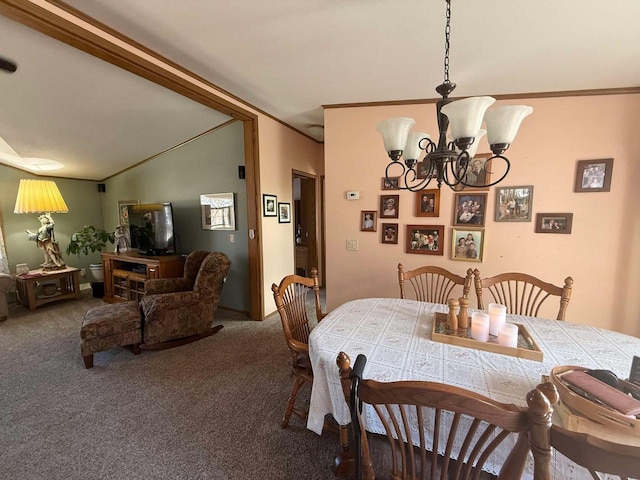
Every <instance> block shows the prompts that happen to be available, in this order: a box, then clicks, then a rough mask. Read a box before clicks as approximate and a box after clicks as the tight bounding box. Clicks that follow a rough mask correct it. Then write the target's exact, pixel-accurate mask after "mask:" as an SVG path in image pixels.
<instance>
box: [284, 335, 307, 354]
mask: <svg viewBox="0 0 640 480" xmlns="http://www.w3.org/2000/svg"><path fill="white" fill-rule="evenodd" d="M288 343H289V348H290V349H291V350H293V351H294V352H296V353H298V354H299V355H306V356H307V357H308V356H309V345H307V344H306V343H302V342H299V341H298V340H294V339H293V338H290V339H289V340H288Z"/></svg>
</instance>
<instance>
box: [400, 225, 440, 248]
mask: <svg viewBox="0 0 640 480" xmlns="http://www.w3.org/2000/svg"><path fill="white" fill-rule="evenodd" d="M406 245H407V249H406V252H407V253H417V254H420V255H443V254H444V225H407V243H406Z"/></svg>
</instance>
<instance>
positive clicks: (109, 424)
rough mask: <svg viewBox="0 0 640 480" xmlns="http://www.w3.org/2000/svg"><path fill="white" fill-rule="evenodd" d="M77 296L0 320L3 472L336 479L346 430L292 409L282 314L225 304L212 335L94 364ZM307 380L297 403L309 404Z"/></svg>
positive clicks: (13, 476)
mask: <svg viewBox="0 0 640 480" xmlns="http://www.w3.org/2000/svg"><path fill="white" fill-rule="evenodd" d="M89 294H90V292H85V297H83V299H82V300H80V301H69V302H61V303H59V304H53V305H48V306H44V307H42V308H40V309H38V310H37V311H35V312H28V311H27V310H26V309H25V308H24V307H21V306H17V305H12V306H11V311H10V316H9V319H8V320H7V321H5V322H2V323H0V477H1V478H2V479H5V480H36V479H46V480H55V479H65V480H74V479H82V480H91V479H118V480H125V479H126V480H134V479H189V480H193V479H254V478H256V479H257V478H260V479H332V478H334V477H333V474H332V471H331V466H332V463H333V459H334V457H335V456H336V454H337V452H338V439H337V434H335V433H332V432H326V433H324V434H323V435H322V436H318V435H316V434H315V433H313V432H311V431H309V430H307V429H306V428H305V422H304V421H302V420H300V419H298V418H296V417H294V418H292V421H291V426H290V427H289V429H287V430H282V429H281V428H280V426H279V422H280V420H281V418H282V414H283V413H284V407H285V404H286V400H287V396H288V393H289V390H290V388H291V378H290V375H289V367H288V360H289V354H288V352H287V349H286V346H285V342H284V336H283V334H282V327H281V325H280V320H279V318H278V316H277V314H276V315H272V316H271V317H270V318H268V319H267V320H265V321H264V322H252V321H248V320H242V319H241V317H239V316H238V315H236V314H233V313H230V312H226V311H222V310H219V311H218V313H217V317H216V322H215V323H216V324H223V325H224V328H223V329H222V330H221V331H220V332H219V333H218V334H217V335H214V336H212V337H209V338H206V339H204V340H200V341H198V342H195V343H192V344H189V345H185V346H182V347H178V348H174V349H170V350H164V351H144V352H143V353H142V354H141V355H138V356H134V355H133V354H132V353H130V352H129V351H128V350H126V349H123V348H117V349H112V350H109V351H106V352H101V353H98V354H96V355H95V367H94V368H92V369H90V370H85V368H84V365H83V363H82V358H81V357H80V346H79V343H80V337H79V332H80V326H81V324H82V318H83V315H84V313H85V311H86V310H87V309H89V308H91V307H92V306H96V305H100V304H102V301H101V300H97V299H93V298H90V296H88V295H89ZM308 396H309V389H308V388H307V389H305V390H304V391H303V392H302V393H301V395H300V397H299V401H303V402H306V403H307V404H308Z"/></svg>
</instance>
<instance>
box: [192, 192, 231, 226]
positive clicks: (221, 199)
mask: <svg viewBox="0 0 640 480" xmlns="http://www.w3.org/2000/svg"><path fill="white" fill-rule="evenodd" d="M200 206H201V209H202V228H203V229H204V230H235V229H236V211H235V202H234V194H233V193H206V194H203V195H200Z"/></svg>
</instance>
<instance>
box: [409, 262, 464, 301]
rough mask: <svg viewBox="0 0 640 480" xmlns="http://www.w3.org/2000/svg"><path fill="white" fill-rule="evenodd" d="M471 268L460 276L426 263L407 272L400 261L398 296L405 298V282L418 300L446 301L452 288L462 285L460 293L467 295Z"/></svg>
mask: <svg viewBox="0 0 640 480" xmlns="http://www.w3.org/2000/svg"><path fill="white" fill-rule="evenodd" d="M472 278H473V270H472V269H468V270H467V276H466V277H464V278H463V277H461V276H459V275H456V274H455V273H451V272H450V271H449V270H446V269H444V268H440V267H435V266H431V265H427V266H424V267H420V268H416V269H415V270H410V271H408V272H405V271H404V266H403V265H402V263H399V264H398V282H399V283H400V298H407V297H406V293H405V282H406V283H408V284H409V285H411V287H413V293H414V296H415V299H416V300H418V301H419V302H431V303H447V300H448V299H449V298H450V297H451V292H452V290H453V289H454V288H455V287H456V286H457V285H461V286H462V295H463V296H465V297H467V296H469V292H470V291H471V279H472Z"/></svg>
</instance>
